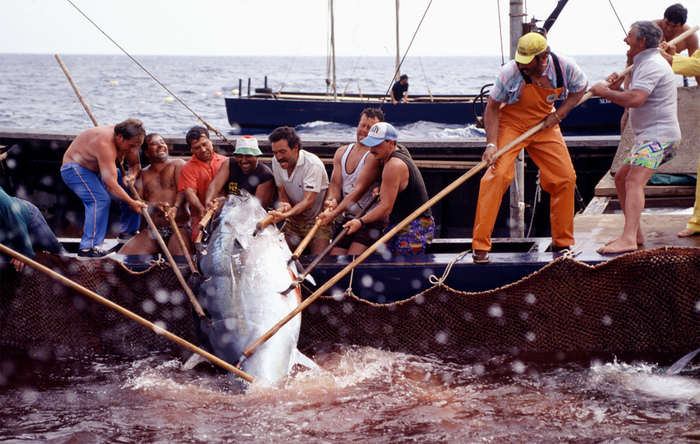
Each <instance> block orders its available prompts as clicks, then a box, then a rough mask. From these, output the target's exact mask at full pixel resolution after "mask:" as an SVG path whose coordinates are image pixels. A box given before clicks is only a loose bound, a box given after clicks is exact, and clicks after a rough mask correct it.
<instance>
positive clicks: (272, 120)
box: [226, 0, 623, 135]
mask: <svg viewBox="0 0 700 444" xmlns="http://www.w3.org/2000/svg"><path fill="white" fill-rule="evenodd" d="M395 1H396V30H397V33H396V35H397V43H396V49H397V53H396V64H397V67H396V72H395V73H394V77H395V78H396V77H398V75H399V73H400V70H399V68H400V66H399V59H400V57H399V45H398V17H399V14H398V8H399V0H395ZM565 3H566V2H562V1H561V0H560V1H559V4H558V6H557V8H556V9H555V10H554V12H553V13H552V14H551V15H550V18H548V19H547V21H546V22H545V27H546V28H547V29H548V28H549V27H551V25H552V24H553V23H554V20H555V19H556V16H558V14H559V12H560V11H561V9H562V8H563V6H564V4H565ZM329 8H330V20H331V26H330V40H331V51H332V53H331V59H332V62H331V68H332V69H331V71H332V79H328V82H329V83H330V85H331V87H332V93H308V92H287V91H278V92H273V91H272V89H270V88H268V87H267V85H265V87H264V88H259V89H256V90H255V91H254V92H253V93H251V92H250V88H249V91H248V94H247V95H243V91H242V88H239V96H238V97H227V98H226V113H227V116H228V121H229V124H230V125H231V126H232V127H234V128H240V129H241V130H242V131H254V130H271V129H274V128H277V127H279V126H285V125H286V126H292V127H295V126H298V125H302V124H305V123H309V122H314V121H325V122H334V123H341V124H345V125H351V126H355V125H356V124H357V121H358V118H359V115H360V113H361V112H362V110H363V109H364V108H366V107H368V106H372V107H381V109H382V111H384V114H385V116H386V120H387V121H388V122H391V123H392V124H394V125H407V124H412V123H415V122H419V121H425V122H435V123H442V124H454V125H463V126H468V125H477V126H479V123H480V122H479V120H480V116H481V115H483V109H484V107H485V106H486V101H487V99H488V85H485V86H484V87H483V88H482V90H481V93H480V94H477V95H474V94H472V95H433V94H430V95H413V94H411V95H410V97H409V100H408V101H409V103H408V104H399V105H396V106H394V105H392V104H391V100H390V99H389V98H388V97H387V96H386V95H383V94H369V95H368V94H345V93H344V94H341V95H338V93H337V89H336V73H335V44H334V43H335V32H334V23H333V0H329ZM494 75H495V73H494ZM622 113H623V109H622V108H620V107H619V106H616V105H614V104H612V103H610V102H608V101H607V100H604V99H600V98H597V99H595V98H594V99H592V100H588V101H587V102H586V103H584V104H582V105H581V106H578V107H577V108H575V109H574V110H573V111H572V112H571V113H570V114H569V115H568V116H567V118H566V120H565V121H564V122H562V124H561V125H560V126H561V128H562V131H563V132H564V133H566V134H570V135H584V134H587V135H592V134H619V131H620V125H619V122H620V118H621V117H622Z"/></svg>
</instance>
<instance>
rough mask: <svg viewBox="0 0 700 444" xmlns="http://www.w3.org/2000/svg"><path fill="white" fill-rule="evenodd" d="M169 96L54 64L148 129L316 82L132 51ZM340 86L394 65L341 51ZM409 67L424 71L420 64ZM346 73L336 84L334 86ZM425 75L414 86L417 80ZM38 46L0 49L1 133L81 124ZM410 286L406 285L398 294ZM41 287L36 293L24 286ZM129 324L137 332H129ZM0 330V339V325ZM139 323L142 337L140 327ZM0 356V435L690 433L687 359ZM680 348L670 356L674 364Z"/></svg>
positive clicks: (667, 438)
mask: <svg viewBox="0 0 700 444" xmlns="http://www.w3.org/2000/svg"><path fill="white" fill-rule="evenodd" d="M138 60H139V62H140V63H141V64H142V65H143V66H145V67H146V68H147V69H148V70H149V72H151V74H152V75H153V76H154V77H155V78H156V79H157V80H158V81H159V82H161V83H162V84H163V85H165V86H166V87H167V88H168V89H169V91H166V90H165V89H163V87H162V86H160V85H159V84H158V83H157V82H156V80H154V79H153V78H151V77H150V76H149V75H148V74H146V73H145V72H144V71H143V70H141V68H139V67H138V66H137V65H136V64H135V63H134V62H132V61H131V60H130V59H128V58H127V57H126V56H82V55H66V56H64V57H63V61H64V62H65V64H66V66H67V68H68V70H69V71H70V73H71V75H72V77H73V79H74V81H75V82H76V83H77V85H78V87H79V89H80V91H81V93H82V95H83V96H84V97H85V99H86V100H87V102H88V103H89V104H90V108H91V109H92V111H93V113H94V114H95V116H96V118H97V119H98V121H99V122H100V123H102V124H112V123H116V122H119V121H121V120H123V119H125V118H127V117H136V118H139V119H142V120H143V121H144V123H145V124H146V126H147V129H148V130H149V131H158V132H160V133H164V134H173V135H177V134H182V135H184V133H185V132H186V131H187V129H189V128H190V127H191V126H192V125H195V124H197V123H199V121H198V120H197V117H195V116H194V115H193V114H192V113H191V112H190V111H189V110H188V109H187V108H186V107H185V106H184V105H183V104H181V103H179V102H178V101H177V100H168V99H169V98H173V99H174V98H175V97H177V98H179V99H180V100H182V101H183V102H184V103H185V104H186V105H187V106H188V107H189V108H191V109H192V110H193V111H194V112H196V113H197V114H198V115H200V116H201V117H202V118H204V119H205V120H206V121H207V122H209V123H210V124H211V125H212V126H214V127H217V128H218V129H220V130H221V131H222V132H224V133H227V132H228V131H230V128H229V125H228V122H227V121H226V116H225V107H224V100H223V99H224V97H227V96H230V95H231V94H235V92H233V91H234V90H236V89H238V79H243V85H244V88H247V79H248V78H251V79H252V87H253V88H255V87H262V86H263V81H264V76H265V75H267V76H268V86H270V87H271V88H273V89H279V88H280V86H281V85H282V84H284V85H285V89H288V90H305V91H324V90H325V80H324V79H325V60H324V59H323V58H318V57H316V58H298V59H293V58H291V57H283V58H262V57H258V58H253V57H247V58H237V57H163V56H149V57H138ZM577 61H578V62H579V63H580V65H581V66H582V68H583V69H584V71H585V72H586V73H587V74H588V76H589V79H590V81H591V82H595V81H599V80H603V79H604V78H605V77H606V76H607V75H608V74H609V73H610V72H612V71H618V70H620V69H622V67H623V65H624V59H623V58H622V57H615V56H607V57H594V56H585V57H577ZM338 65H339V72H343V73H349V74H345V75H344V76H342V75H341V76H340V80H339V85H342V88H343V89H344V88H345V86H346V85H348V86H347V88H348V91H349V92H355V91H357V90H358V89H359V88H361V90H362V91H363V92H365V93H382V92H385V91H386V89H387V88H388V86H389V83H390V82H389V81H388V79H390V78H391V76H392V75H393V61H392V60H391V59H390V58H386V59H383V58H382V59H362V60H351V59H342V60H341V61H339V64H338ZM499 66H500V58H499V57H485V58H475V57H459V58H424V59H423V60H420V61H409V62H407V64H406V66H405V68H404V70H403V71H404V72H406V73H408V74H409V75H410V76H411V92H412V93H415V94H419V93H424V92H427V89H428V87H429V88H430V90H431V92H432V93H434V94H441V93H444V94H459V93H476V92H478V91H479V90H480V88H481V86H483V85H484V84H486V83H490V82H492V81H493V78H494V77H495V75H496V73H497V72H498V69H499ZM423 72H425V76H424V75H423ZM350 78H352V79H353V80H352V81H350V80H348V79H350ZM425 79H427V80H425ZM91 126H92V123H91V121H90V120H89V118H88V116H87V114H86V112H85V111H84V109H83V108H82V106H81V105H80V103H79V101H78V100H77V98H76V95H75V93H74V91H73V90H72V88H71V87H70V85H69V83H68V81H67V79H66V77H65V75H64V74H63V72H62V71H61V69H60V68H59V65H58V63H57V62H56V60H55V58H54V57H53V55H0V129H18V130H23V129H27V130H29V129H31V130H39V131H49V132H52V131H69V132H79V131H81V130H83V129H85V128H88V127H91ZM299 131H300V132H301V133H302V135H303V137H306V138H316V139H326V138H327V139H331V138H346V139H347V140H352V139H353V138H354V128H350V127H345V126H343V125H334V124H328V123H324V122H313V123H309V124H307V125H304V126H302V127H301V128H299ZM400 131H401V133H402V134H404V135H407V137H416V138H418V137H420V138H426V137H427V138H455V139H458V138H465V137H474V136H475V135H476V136H478V135H479V132H478V130H476V129H474V128H459V127H442V126H439V125H435V124H428V123H425V122H422V123H421V122H419V123H416V124H414V125H410V126H409V127H404V128H400ZM407 296H409V295H407ZM41 297H48V296H46V295H41ZM134 328H141V327H139V326H135V327H134ZM0 334H1V332H0ZM145 334H152V333H151V332H148V331H145V330H144V335H145ZM32 356H33V358H32V359H26V358H25V357H23V356H16V355H14V354H11V353H8V350H7V349H0V442H8V443H21V442H51V443H76V442H84V443H93V442H94V443H98V442H99V443H102V442H110V443H121V442H124V443H127V442H153V443H179V442H182V443H193V442H201V443H210V442H255V443H260V442H262V443H268V442H269V443H273V442H274V443H279V442H305V443H306V442H308V443H327V442H362V443H410V442H439V443H452V442H480V443H523V442H526V443H560V442H576V443H579V442H582V443H632V442H640V443H641V442H656V443H672V442H673V443H675V442H695V441H697V440H698V439H700V382H699V380H698V374H699V373H698V371H699V370H700V367H698V365H697V364H691V366H690V368H689V369H688V371H686V372H684V373H683V374H681V375H678V376H667V375H664V374H663V371H664V369H665V366H666V365H668V362H666V363H663V364H659V363H658V362H657V361H655V360H654V359H653V358H652V357H648V356H636V357H626V359H624V360H623V359H620V360H618V359H615V358H607V359H600V358H592V357H591V358H590V359H580V358H577V359H568V357H567V356H566V355H562V359H560V360H555V361H554V362H552V361H546V362H538V361H535V362H533V361H524V360H522V361H521V360H520V359H519V358H518V357H517V355H510V354H509V355H503V356H495V357H490V358H488V359H483V360H481V359H479V358H477V357H475V358H474V360H473V361H471V362H447V361H443V360H439V359H435V358H433V357H430V356H415V355H410V354H403V353H392V352H387V351H383V350H377V349H372V348H350V349H337V350H332V351H325V352H323V353H319V354H317V355H315V356H312V358H313V359H314V361H315V362H316V363H317V364H318V365H319V368H318V369H315V370H311V371H296V372H294V373H293V374H292V375H290V377H289V378H286V379H285V380H283V381H281V382H280V383H278V384H275V385H266V384H263V383H255V384H253V385H252V386H251V387H249V388H248V389H246V390H244V389H242V388H241V386H240V385H239V384H238V383H237V382H236V381H231V380H229V379H227V378H226V377H223V376H221V375H218V374H216V373H215V372H213V371H211V370H207V369H206V368H201V367H198V368H197V369H195V370H189V371H183V370H182V369H181V368H182V360H181V359H180V358H179V357H177V356H175V355H169V354H162V353H154V354H151V355H147V356H140V357H123V356H104V355H90V356H83V355H76V356H64V357H61V358H59V359H57V360H52V361H45V360H44V359H43V358H44V356H45V354H43V353H40V351H36V350H35V351H32ZM678 358H680V356H679V357H678Z"/></svg>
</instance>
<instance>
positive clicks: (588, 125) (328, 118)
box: [226, 96, 624, 134]
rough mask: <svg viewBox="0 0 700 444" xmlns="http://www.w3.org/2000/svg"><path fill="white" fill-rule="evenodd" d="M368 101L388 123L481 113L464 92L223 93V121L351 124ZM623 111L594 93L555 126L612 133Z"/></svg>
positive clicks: (461, 120) (266, 125) (458, 121)
mask: <svg viewBox="0 0 700 444" xmlns="http://www.w3.org/2000/svg"><path fill="white" fill-rule="evenodd" d="M368 106H374V107H379V106H381V108H382V111H384V114H385V115H386V120H387V121H388V122H391V123H392V124H394V125H406V124H411V123H415V122H418V121H426V122H436V123H444V124H447V125H464V126H467V125H470V124H472V125H473V124H475V120H476V119H475V117H474V112H473V111H472V108H474V111H475V112H476V113H477V115H481V114H482V109H481V104H480V103H477V104H475V105H474V106H473V105H472V100H470V99H467V98H466V97H464V98H463V100H460V101H458V100H444V101H434V102H430V101H416V102H411V103H408V104H399V105H392V104H391V103H384V104H381V105H380V102H378V101H376V100H374V101H371V100H369V99H367V100H365V101H359V100H356V101H342V102H341V101H338V102H334V101H322V100H301V99H289V98H282V97H280V98H270V97H265V96H250V97H234V98H226V113H227V115H228V121H229V123H230V124H231V126H233V127H240V128H242V129H260V130H266V129H274V128H277V127H280V126H292V127H295V126H298V125H302V124H305V123H309V122H315V121H324V122H334V123H342V124H345V125H351V126H355V125H357V122H358V119H359V116H360V113H361V112H362V110H363V109H365V108H366V107H368ZM555 106H558V104H557V105H555ZM623 111H624V109H623V108H621V107H619V106H617V105H615V104H613V103H610V102H608V101H606V100H604V99H600V98H598V97H595V98H592V99H590V100H588V101H587V102H584V103H583V104H582V105H580V106H578V107H577V108H575V109H574V110H573V111H572V112H571V113H570V114H569V115H568V116H567V118H566V119H565V120H564V122H562V124H561V128H562V131H563V132H564V133H567V134H617V133H619V132H620V119H621V117H622V113H623Z"/></svg>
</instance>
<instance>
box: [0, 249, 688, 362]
mask: <svg viewBox="0 0 700 444" xmlns="http://www.w3.org/2000/svg"><path fill="white" fill-rule="evenodd" d="M37 260H38V262H40V263H42V264H44V265H46V266H47V267H49V268H51V269H54V270H56V271H57V272H58V273H60V274H62V275H64V276H66V277H69V278H70V279H72V280H74V281H75V282H77V283H79V284H81V285H84V286H85V287H87V288H89V289H91V290H94V291H95V292H96V293H98V294H100V295H102V296H104V297H106V298H108V299H110V300H112V301H113V302H116V303H117V304H119V305H122V306H123V307H125V308H127V309H129V310H131V311H133V312H135V313H137V314H139V315H140V316H142V317H144V318H146V319H148V320H150V321H152V322H158V323H159V325H162V326H163V327H165V328H167V329H168V330H170V331H171V332H172V333H175V334H177V335H179V336H181V337H182V338H183V339H186V340H188V341H190V342H193V343H194V342H195V335H194V331H193V323H192V315H191V310H190V304H189V301H188V300H187V297H186V295H185V294H184V292H183V291H182V289H181V288H180V287H179V283H178V281H177V279H176V278H175V276H174V274H173V272H172V270H171V269H170V268H169V266H168V265H167V264H161V265H155V266H153V267H151V268H150V269H149V270H147V271H145V272H143V273H132V272H130V271H129V270H127V269H126V268H124V267H123V266H122V265H121V264H119V263H118V262H115V261H111V260H100V261H89V262H78V261H76V260H74V259H70V258H60V257H56V256H53V255H49V254H39V255H38V256H37ZM452 272H453V273H454V272H457V271H456V269H455V270H453V271H452ZM0 290H1V291H0V296H1V299H0V310H1V312H0V322H1V324H0V327H1V328H0V345H4V346H13V347H19V348H22V349H36V348H44V349H46V348H50V349H51V350H54V351H55V350H59V351H60V350H74V349H89V350H95V351H111V352H123V353H133V351H134V350H165V349H168V350H171V349H174V348H178V347H177V346H174V345H173V344H171V343H170V342H169V341H167V340H166V339H164V338H162V337H160V336H158V335H156V334H155V333H153V332H152V331H149V330H148V329H147V328H145V327H142V326H140V325H138V324H136V323H135V322H134V321H132V320H130V319H127V318H125V317H124V316H122V315H121V314H119V313H117V312H115V311H112V310H111V309H108V308H106V307H104V306H102V305H100V304H98V303H97V302H93V301H92V300H91V299H89V298H88V297H87V296H83V295H82V294H81V293H78V292H76V291H74V290H71V289H69V288H67V287H65V286H64V285H62V284H60V283H58V282H56V281H55V280H54V279H52V278H50V277H48V276H46V275H44V274H42V273H39V272H37V271H32V272H31V273H24V274H23V273H15V272H14V270H12V269H11V268H7V267H6V268H5V269H3V270H2V271H1V274H0ZM318 344H352V345H361V346H372V347H378V348H385V349H389V350H393V351H404V352H409V353H414V354H433V355H436V356H441V357H445V358H451V357H459V356H465V355H469V354H472V353H479V352H480V351H488V352H509V353H512V352H513V351H519V352H556V351H582V352H591V351H610V352H657V351H661V352H679V353H681V352H687V351H690V350H692V349H695V348H700V249H696V248H664V249H657V250H650V251H643V252H639V253H635V254H628V255H623V256H620V257H618V258H615V259H612V260H610V261H608V262H605V263H602V264H600V265H597V266H588V265H586V264H583V263H580V262H578V261H576V260H573V259H558V260H556V261H554V262H552V263H551V264H549V265H547V266H546V267H544V268H543V269H541V270H540V271H538V272H537V273H534V274H532V275H531V276H528V277H527V278H525V279H523V280H521V281H519V282H516V283H514V284H511V285H508V286H506V287H502V288H499V289H496V290H492V291H487V292H482V293H464V292H460V291H457V290H454V289H451V288H449V287H446V286H443V285H436V286H434V287H433V288H430V289H429V290H426V291H424V292H423V293H421V294H419V295H416V296H413V297H412V298H410V299H407V300H405V301H402V302H397V303H393V304H384V305H377V304H372V303H369V302H366V301H364V300H360V299H358V298H355V297H353V296H345V297H344V298H342V299H340V300H338V299H336V298H333V297H325V296H323V297H320V298H319V299H317V300H316V301H315V302H314V303H313V304H312V305H311V306H310V307H308V308H307V309H306V310H305V311H304V313H303V315H302V331H301V336H300V347H301V348H302V349H308V348H312V347H314V346H317V345H318Z"/></svg>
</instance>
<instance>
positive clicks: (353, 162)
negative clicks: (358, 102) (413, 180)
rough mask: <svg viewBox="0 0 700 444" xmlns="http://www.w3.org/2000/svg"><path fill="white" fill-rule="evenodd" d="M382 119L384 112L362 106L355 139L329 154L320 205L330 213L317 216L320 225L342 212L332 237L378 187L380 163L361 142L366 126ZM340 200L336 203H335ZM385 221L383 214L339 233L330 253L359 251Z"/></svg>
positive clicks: (368, 200) (380, 171)
mask: <svg viewBox="0 0 700 444" xmlns="http://www.w3.org/2000/svg"><path fill="white" fill-rule="evenodd" d="M383 121H384V113H383V112H382V110H381V109H379V108H365V109H364V110H363V111H362V114H361V115H360V123H358V125H357V143H351V144H350V145H344V146H341V147H340V148H338V149H337V150H336V152H335V155H334V156H333V172H332V173H331V183H330V186H329V187H328V191H326V201H325V203H324V206H325V207H326V208H330V209H331V210H332V211H331V212H330V213H321V214H319V216H318V217H319V218H320V219H321V220H322V223H323V224H324V225H327V224H329V223H330V222H332V221H333V220H334V219H335V218H336V217H337V216H338V215H340V214H342V215H343V220H342V222H341V223H339V224H336V226H335V234H334V236H333V237H334V238H335V237H337V236H338V235H339V234H340V232H341V231H342V230H343V225H345V223H347V222H348V221H350V220H351V219H354V218H355V217H356V216H357V214H359V213H360V212H361V211H362V210H363V209H364V208H365V207H366V206H367V205H369V203H370V201H371V200H372V191H373V189H374V188H377V187H379V180H380V179H381V174H382V165H381V163H380V162H379V161H378V160H377V159H375V158H374V156H372V155H371V154H370V152H369V147H368V146H365V145H363V144H362V142H361V141H362V139H364V138H365V137H367V134H369V130H370V128H372V126H373V125H374V124H375V123H379V122H383ZM338 202H340V203H338ZM388 222H389V218H388V217H383V218H381V219H379V220H377V221H375V222H371V223H367V224H365V225H363V226H362V227H361V228H360V229H359V230H358V231H356V232H355V233H353V234H351V235H346V236H345V237H343V238H342V239H341V240H340V241H339V242H338V243H337V244H336V245H335V246H334V247H333V248H332V249H331V251H330V254H351V255H353V254H360V253H362V252H364V251H365V250H367V248H369V247H370V245H372V244H373V243H374V242H375V241H376V240H377V239H379V237H380V236H381V234H382V231H384V229H385V228H386V225H387V223H388Z"/></svg>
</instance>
